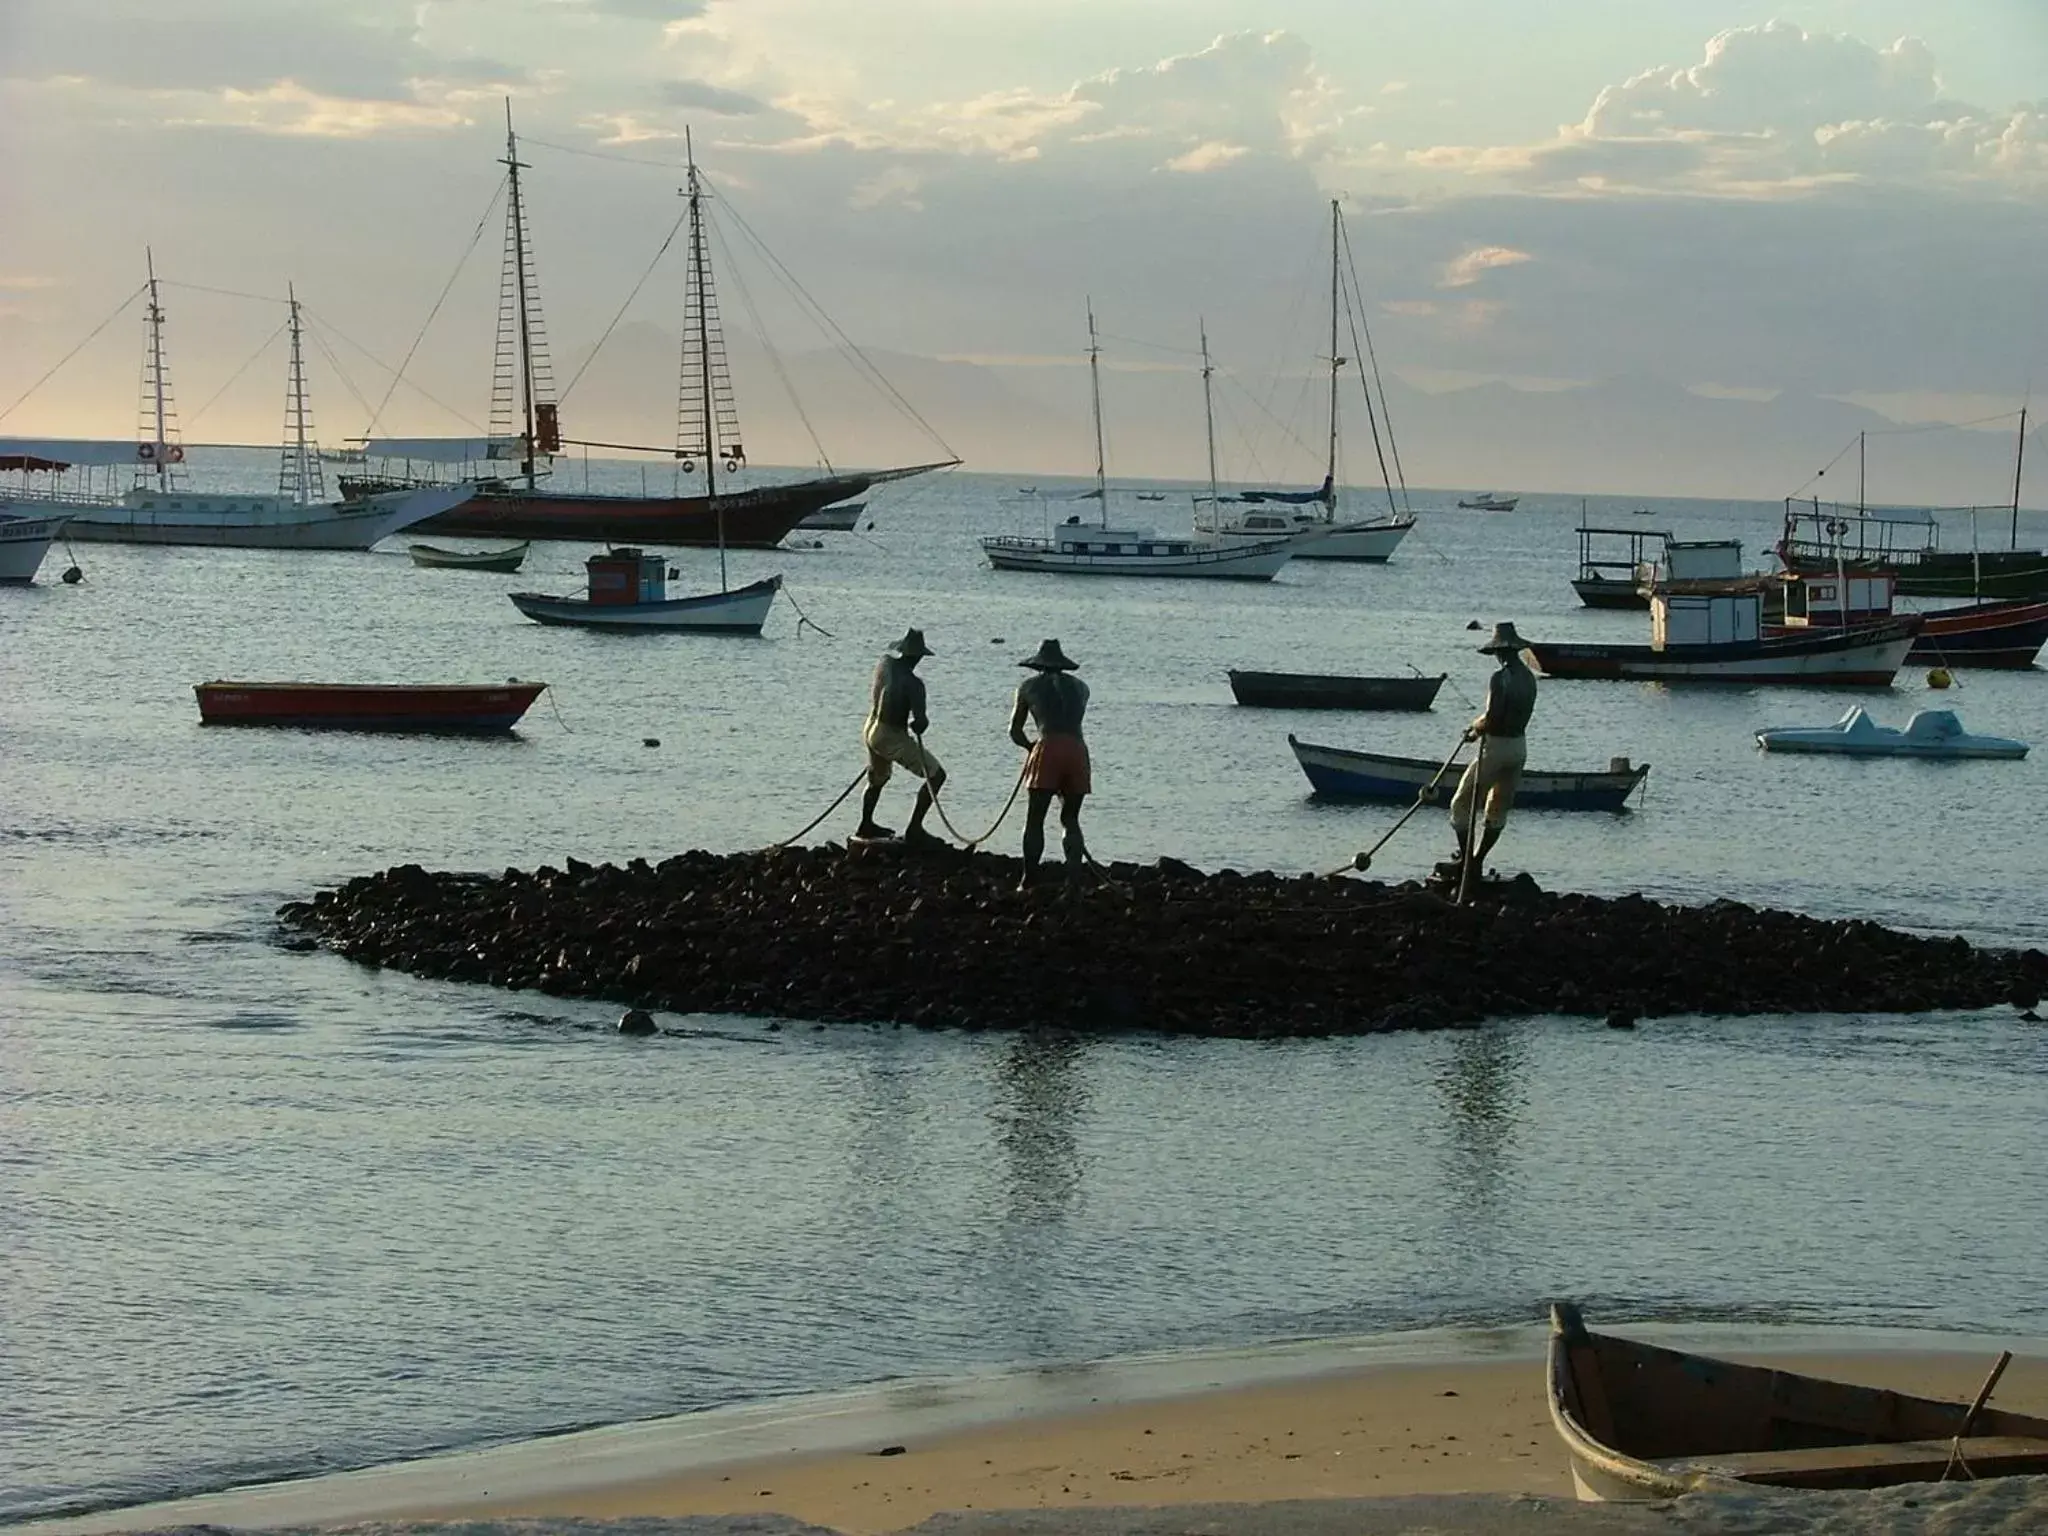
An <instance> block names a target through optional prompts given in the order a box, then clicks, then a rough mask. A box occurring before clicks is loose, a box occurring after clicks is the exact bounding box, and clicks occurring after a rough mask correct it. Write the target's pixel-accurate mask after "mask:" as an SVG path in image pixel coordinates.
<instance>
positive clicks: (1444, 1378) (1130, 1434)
mask: <svg viewBox="0 0 2048 1536" xmlns="http://www.w3.org/2000/svg"><path fill="white" fill-rule="evenodd" d="M1773 1363H1777V1364H1783V1365H1788V1366H1790V1367H1791V1368H1792V1369H1795V1370H1801V1371H1806V1372H1810V1373H1813V1374H1818V1375H1823V1376H1834V1377H1839V1378H1842V1379H1847V1380H1857V1381H1872V1382H1881V1383H1883V1384H1885V1385H1888V1386H1892V1387H1895V1388H1898V1389H1901V1390H1904V1391H1909V1392H1914V1393H1920V1394H1926V1395H1933V1396H1947V1397H1960V1398H1967V1397H1968V1396H1969V1395H1970V1394H1972V1393H1973V1392H1974V1391H1975V1390H1976V1388H1977V1386H1978V1385H1979V1384H1980V1383H1981V1382H1982V1380H1983V1377H1984V1372H1985V1368H1986V1365H1987V1363H1988V1362H1987V1360H1986V1359H1979V1358H1975V1357H1969V1356H1961V1355H1909V1356H1899V1355H1890V1356H1870V1355H1865V1356H1834V1355H1826V1356H1797V1357H1790V1358H1788V1357H1773ZM1997 1400H1998V1402H1999V1403H2000V1405H2001V1406H2004V1407H2008V1408H2014V1409H2031V1410H2033V1411H2036V1412H2041V1411H2048V1361H2041V1360H2029V1361H2016V1362H2015V1363H2014V1365H2013V1366H2012V1368H2011V1369H2010V1370H2009V1371H2008V1372H2007V1373H2006V1376H2005V1379H2004V1380H2003V1381H2002V1382H2001V1383H2000V1386H1999V1391H1998V1397H1997ZM892 1445H893V1443H892ZM888 1449H891V1447H883V1446H876V1447H873V1448H872V1449H869V1450H866V1451H862V1452H855V1453H850V1454H848V1453H842V1454H834V1455H812V1456H790V1457H777V1458H769V1459H765V1460H759V1461H752V1462H745V1463H739V1464H736V1465H731V1466H725V1467H717V1468H708V1469H705V1470H702V1471H696V1472H690V1473H685V1474H682V1475H679V1476H673V1477H655V1478H649V1479H646V1480H644V1481H639V1482H632V1483H622V1484H618V1485H615V1486H612V1487H608V1488H598V1489H587V1490H583V1491H581V1492H579V1493H576V1494H573V1495H563V1496H560V1497H541V1498H533V1499H522V1500H518V1501H514V1502H511V1503H500V1502H498V1501H495V1500H492V1499H488V1498H485V1499H480V1500H478V1501H477V1502H476V1503H473V1504H468V1505H462V1506H456V1507H452V1508H441V1509H420V1510H415V1511H411V1512H410V1513H411V1514H412V1515H414V1516H416V1517H418V1518H429V1519H473V1518H486V1517H489V1518H504V1517H521V1516H556V1517H562V1516H573V1517H578V1518H586V1519H603V1520H614V1519H625V1518H632V1517H648V1516H666V1517H676V1516H681V1515H696V1514H728V1513H738V1512H747V1511H761V1510H773V1511H775V1512H777V1513H781V1514H787V1515H792V1516H795V1517H796V1518H798V1519H801V1520H806V1521H810V1522H813V1523H815V1524H818V1525H823V1526H827V1527H830V1528H832V1529H836V1530H841V1531H846V1532H849V1533H853V1536H878V1533H882V1532H889V1531H897V1530H901V1529H903V1528H905V1527H907V1526H911V1525H915V1524H917V1523H918V1522H920V1521H922V1520H924V1519H926V1518H928V1517H929V1516H931V1515H934V1514H937V1513H939V1512H941V1511H948V1510H958V1511H966V1510H990V1509H1003V1510H1009V1509H1056V1508H1069V1507H1087V1506H1101V1505H1181V1504H1221V1503H1267V1502H1272V1501H1278V1500H1297V1499H1362V1498H1375V1497H1385V1496H1388V1495H1416V1494H1435V1495H1442V1494H1529V1495H1537V1496H1541V1497H1544V1498H1547V1499H1557V1500H1569V1499H1571V1497H1572V1486H1571V1479H1570V1476H1569V1475H1568V1473H1567V1471H1566V1466H1565V1460H1564V1455H1563V1452H1562V1450H1561V1449H1560V1447H1559V1445H1558V1441H1557V1436H1556V1433H1555V1431H1554V1430H1553V1429H1552V1428H1551V1425H1550V1419H1549V1413H1548V1409H1547V1407H1546V1405H1545V1400H1544V1390H1543V1379H1542V1372H1541V1371H1540V1369H1538V1368H1537V1366H1536V1364H1535V1362H1533V1361H1529V1360H1514V1361H1498V1362H1478V1363H1474V1362H1461V1363H1456V1364H1441V1365H1395V1366H1384V1367H1376V1368H1372V1369H1368V1370H1365V1371H1357V1372H1347V1373H1344V1374H1342V1375H1338V1376H1333V1377H1329V1378H1324V1379H1316V1380H1307V1381H1299V1382H1292V1383H1286V1384H1281V1385H1270V1386H1256V1387H1245V1388H1237V1389H1232V1390H1226V1391H1219V1392H1210V1393H1204V1394H1201V1395H1199V1396H1194V1397H1186V1398H1177V1399H1169V1400H1165V1401H1158V1402H1150V1403H1143V1404H1135V1405H1120V1406H1111V1407H1104V1408H1100V1409H1096V1410H1092V1411H1088V1412H1081V1413H1074V1414H1067V1415H1061V1416H1058V1417H1053V1418H1044V1419H1033V1420H1026V1421H1023V1422H1021V1423H1010V1424H1001V1425H990V1426H986V1427H983V1428H979V1429H974V1430H969V1431H964V1432H961V1433H958V1434H952V1435H939V1436H935V1437H932V1438H929V1439H926V1440H922V1441H916V1442H903V1444H902V1450H901V1452H900V1454H882V1453H883V1452H884V1451H885V1450H888Z"/></svg>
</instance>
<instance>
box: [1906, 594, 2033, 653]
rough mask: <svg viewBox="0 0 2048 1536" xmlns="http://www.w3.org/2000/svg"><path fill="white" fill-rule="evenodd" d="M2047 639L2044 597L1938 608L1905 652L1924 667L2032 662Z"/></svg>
mask: <svg viewBox="0 0 2048 1536" xmlns="http://www.w3.org/2000/svg"><path fill="white" fill-rule="evenodd" d="M2044 644H2048V602H2041V603H2024V602H2022V603H1972V604H1971V605H1970V606H1969V607H1967V608H1938V609H1935V610H1933V611H1932V612H1930V613H1929V614H1928V615H1927V624H1926V627H1925V628H1923V629H1922V630H1921V631H1920V635H1919V638H1918V639H1916V640H1915V641H1914V642H1913V649H1912V650H1910V651H1908V652H1907V653H1906V660H1908V661H1910V662H1917V663H1919V664H1921V665H1923V666H1946V667H2011V668H2018V667H2031V666H2032V665H2033V664H2034V658H2035V657H2037V656H2039V655H2040V654H2041V647H2042V646H2043V645H2044Z"/></svg>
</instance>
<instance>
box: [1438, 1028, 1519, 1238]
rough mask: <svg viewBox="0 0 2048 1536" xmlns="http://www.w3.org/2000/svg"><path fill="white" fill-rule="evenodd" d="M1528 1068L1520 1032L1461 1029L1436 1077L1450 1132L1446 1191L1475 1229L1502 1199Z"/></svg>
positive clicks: (1446, 1166) (1451, 1040) (1453, 1039)
mask: <svg viewBox="0 0 2048 1536" xmlns="http://www.w3.org/2000/svg"><path fill="white" fill-rule="evenodd" d="M1526 1066H1527V1045H1526V1042H1525V1041H1524V1039H1523V1036H1522V1032H1521V1031H1520V1030H1518V1029H1515V1028H1513V1027H1494V1028H1490V1029H1472V1030H1459V1031H1456V1032H1455V1033H1453V1034H1452V1035H1451V1036H1450V1040H1449V1049H1448V1050H1447V1052H1446V1054H1445V1059H1444V1063H1443V1066H1442V1067H1441V1068H1440V1069H1439V1070H1438V1072H1437V1075H1436V1090H1437V1096H1438V1098H1439V1099H1441V1100H1442V1102H1443V1107H1444V1115H1445V1120H1446V1130H1447V1132H1448V1140H1447V1142H1446V1146H1447V1154H1448V1155H1447V1156H1446V1157H1445V1159H1444V1186H1445V1188H1446V1190H1447V1191H1448V1192H1449V1194H1450V1196H1451V1199H1452V1201H1453V1202H1454V1203H1455V1204H1456V1205H1457V1206H1458V1207H1459V1209H1460V1214H1461V1215H1462V1216H1463V1218H1464V1219H1466V1220H1468V1221H1470V1222H1473V1223H1474V1224H1475V1225H1477V1224H1483V1223H1484V1222H1485V1221H1486V1220H1487V1219H1488V1218H1489V1217H1490V1216H1491V1215H1492V1214H1493V1213H1494V1212H1495V1211H1497V1209H1498V1208H1499V1206H1500V1203H1501V1201H1502V1199H1503V1198H1504V1195H1505V1186H1506V1184H1507V1182H1508V1177H1509V1174H1510V1173H1511V1171H1512V1170H1511V1168H1510V1160H1511V1154H1512V1152H1513V1149H1514V1139H1515V1124H1516V1121H1517V1119H1518V1118H1519V1117H1520V1115H1521V1112H1522V1109H1523V1107H1524V1105H1525V1104H1526V1102H1527V1097H1528V1087H1527V1084H1526V1082H1525V1081H1524V1076H1523V1074H1524V1071H1525V1068H1526Z"/></svg>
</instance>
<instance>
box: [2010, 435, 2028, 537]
mask: <svg viewBox="0 0 2048 1536" xmlns="http://www.w3.org/2000/svg"><path fill="white" fill-rule="evenodd" d="M2026 467H2027V408H2026V407H2025V406H2024V405H2023V406H2021V407H2020V441H2019V447H2018V448H2017V449H2016V450H2015V451H2014V453H2013V456H2012V547H2013V548H2014V549H2018V548H2019V547H2020V475H2021V474H2022V473H2023V472H2024V471H2025V470H2026Z"/></svg>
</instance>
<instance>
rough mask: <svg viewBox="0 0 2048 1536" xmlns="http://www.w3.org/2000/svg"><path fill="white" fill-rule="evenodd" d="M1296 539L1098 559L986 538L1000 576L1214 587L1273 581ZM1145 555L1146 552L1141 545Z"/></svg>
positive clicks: (1179, 545) (1181, 544)
mask: <svg viewBox="0 0 2048 1536" xmlns="http://www.w3.org/2000/svg"><path fill="white" fill-rule="evenodd" d="M1294 544H1295V541H1294V540H1293V539H1270V540H1266V541H1264V542H1261V543H1249V542H1239V541H1236V540H1232V541H1229V542H1227V543H1226V542H1222V541H1218V542H1215V543H1210V544H1189V543H1187V542H1186V541H1184V540H1176V541H1173V543H1172V545H1171V546H1170V547H1168V546H1166V545H1163V544H1162V545H1161V546H1159V547H1161V548H1164V549H1165V550H1166V552H1164V553H1159V554H1142V553H1140V554H1097V553H1092V552H1084V551H1082V550H1078V549H1073V548H1062V547H1060V546H1059V545H1057V544H1054V543H1051V542H1048V541H1046V540H1043V539H1016V538H987V539H983V540H982V541H981V548H982V553H983V554H985V555H987V556H988V563H989V564H990V565H992V566H994V567H995V568H996V569H997V570H999V571H1058V572H1063V573H1065V574H1067V575H1070V576H1180V577H1207V578H1209V579H1211V580H1216V581H1271V580H1272V579H1273V578H1274V577H1275V576H1277V575H1279V574H1280V568H1281V567H1282V566H1284V565H1286V564H1287V562H1288V560H1289V559H1291V558H1292V557H1293V555H1294V553H1295V549H1294ZM1137 547H1138V548H1140V549H1142V548H1143V547H1144V546H1143V545H1139V546H1137Z"/></svg>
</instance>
